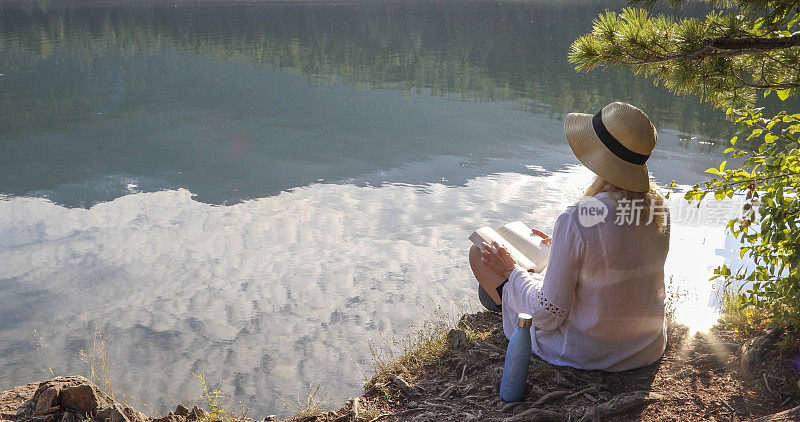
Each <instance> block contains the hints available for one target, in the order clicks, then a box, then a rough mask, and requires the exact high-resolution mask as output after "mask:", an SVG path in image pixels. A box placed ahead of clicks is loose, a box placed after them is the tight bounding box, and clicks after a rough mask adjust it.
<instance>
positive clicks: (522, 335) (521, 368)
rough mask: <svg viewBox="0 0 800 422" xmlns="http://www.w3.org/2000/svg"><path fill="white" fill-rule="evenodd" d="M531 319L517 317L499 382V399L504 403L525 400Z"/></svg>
mask: <svg viewBox="0 0 800 422" xmlns="http://www.w3.org/2000/svg"><path fill="white" fill-rule="evenodd" d="M532 323H533V317H531V316H530V315H528V314H519V315H517V329H516V330H514V334H512V335H511V340H510V341H509V342H508V349H506V362H505V364H504V365H503V378H502V379H501V380H500V398H501V399H503V401H505V402H514V401H522V399H523V398H525V386H526V384H525V381H526V380H527V378H528V364H529V363H530V361H531V324H532Z"/></svg>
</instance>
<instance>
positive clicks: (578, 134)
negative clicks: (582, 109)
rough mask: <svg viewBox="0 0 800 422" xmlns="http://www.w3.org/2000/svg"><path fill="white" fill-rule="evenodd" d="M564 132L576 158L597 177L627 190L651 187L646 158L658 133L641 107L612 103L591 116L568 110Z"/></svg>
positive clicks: (642, 190)
mask: <svg viewBox="0 0 800 422" xmlns="http://www.w3.org/2000/svg"><path fill="white" fill-rule="evenodd" d="M564 134H565V135H566V136H567V142H568V143H569V146H570V148H572V152H573V153H574V154H575V156H576V157H578V160H580V161H581V163H583V165H585V166H586V167H588V168H589V170H591V171H593V172H594V173H595V174H597V175H598V176H600V177H602V178H603V179H605V180H607V181H609V182H611V183H613V184H614V185H616V186H619V187H621V188H623V189H627V190H630V191H634V192H647V191H648V190H650V178H649V175H648V173H647V165H646V164H645V161H647V158H649V157H650V154H651V153H652V152H653V148H655V146H656V140H657V139H658V134H657V133H656V128H655V127H653V124H652V123H650V119H649V118H648V117H647V115H646V114H644V112H643V111H642V110H639V109H638V108H636V107H634V106H632V105H630V104H627V103H620V102H615V103H611V104H609V105H607V106H605V107H603V109H602V110H600V111H598V112H597V114H595V115H594V116H592V115H591V114H585V113H570V114H568V115H567V118H566V119H565V120H564Z"/></svg>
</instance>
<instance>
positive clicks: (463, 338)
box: [447, 328, 467, 349]
mask: <svg viewBox="0 0 800 422" xmlns="http://www.w3.org/2000/svg"><path fill="white" fill-rule="evenodd" d="M447 342H448V343H449V344H450V348H451V349H460V348H462V347H464V345H465V344H467V333H466V332H464V330H459V329H456V328H453V329H452V330H450V331H449V332H448V333H447Z"/></svg>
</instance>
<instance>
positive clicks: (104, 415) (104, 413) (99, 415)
mask: <svg viewBox="0 0 800 422" xmlns="http://www.w3.org/2000/svg"><path fill="white" fill-rule="evenodd" d="M94 418H95V419H98V420H101V421H104V420H106V419H110V418H111V408H110V407H104V408H102V409H97V410H96V411H95V412H94Z"/></svg>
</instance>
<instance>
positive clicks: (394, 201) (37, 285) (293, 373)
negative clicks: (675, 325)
mask: <svg viewBox="0 0 800 422" xmlns="http://www.w3.org/2000/svg"><path fill="white" fill-rule="evenodd" d="M623 6H624V4H623V3H621V2H603V1H582V2H575V1H536V2H511V3H505V2H503V3H497V2H472V1H468V2H440V1H431V2H425V3H418V2H399V3H390V2H375V3H371V2H370V3H363V2H357V3H354V2H344V3H300V2H297V3H281V4H279V3H270V4H258V3H249V2H247V3H240V4H236V3H228V4H216V3H207V2H202V3H192V2H174V3H173V2H159V3H150V2H130V3H128V2H124V1H119V2H88V1H85V2H77V3H69V2H63V1H59V2H55V1H54V2H47V1H41V2H26V3H15V2H3V3H2V4H0V74H2V75H0V389H3V388H6V387H10V386H12V385H17V384H20V383H26V382H29V381H31V380H34V379H42V378H45V377H48V376H49V371H48V369H47V367H48V365H50V366H51V367H52V369H53V370H54V371H55V373H56V374H73V373H80V374H85V373H86V365H85V364H84V363H83V362H82V361H81V360H80V358H79V357H78V354H79V353H80V350H82V349H86V348H87V334H88V335H91V333H92V332H93V330H92V329H91V327H95V326H97V327H99V328H100V329H101V332H102V336H103V339H104V340H105V341H106V342H107V344H108V360H109V363H110V365H111V371H112V375H113V377H114V379H115V381H116V382H117V384H118V387H117V391H119V392H123V393H127V394H129V395H130V396H131V397H129V401H131V402H132V403H136V401H137V400H138V401H141V402H143V403H145V404H147V405H149V406H151V409H153V410H154V411H160V412H166V411H168V410H169V409H170V408H174V406H175V405H176V404H177V403H178V402H181V401H184V400H187V399H196V398H197V397H196V395H197V393H198V391H199V387H198V384H197V382H196V381H195V380H194V377H193V375H192V373H200V372H204V373H205V376H206V378H207V379H208V380H209V382H210V383H211V384H212V385H213V386H215V387H220V388H221V389H222V390H223V391H224V392H225V393H227V394H229V396H230V397H231V399H232V400H236V401H241V402H242V403H244V404H245V405H246V406H248V407H249V408H250V409H251V415H252V416H253V417H255V418H257V419H258V418H261V417H263V416H264V415H265V414H268V413H278V414H286V412H287V410H285V409H284V408H283V407H282V406H281V400H280V398H279V396H284V397H287V398H289V399H291V398H292V397H294V396H295V395H305V392H306V391H307V390H308V388H309V385H313V384H322V385H323V391H327V392H328V393H329V396H330V400H331V401H332V402H333V403H337V402H339V401H341V400H344V399H346V398H347V397H350V396H353V395H356V394H357V393H358V392H359V391H360V386H361V384H362V382H363V380H364V376H365V374H366V373H367V372H368V371H369V363H368V362H369V359H370V353H369V347H368V342H369V341H380V339H381V338H387V337H388V338H391V337H393V336H399V335H401V334H402V333H403V332H404V331H405V330H406V329H407V327H408V326H409V324H411V323H414V322H420V321H421V320H422V319H424V318H426V315H430V314H431V313H432V312H434V311H436V310H437V309H439V308H441V309H442V312H451V313H454V314H457V313H458V312H463V311H466V310H475V309H477V308H478V306H479V305H478V302H477V300H476V297H475V288H476V282H475V281H474V279H473V278H472V276H471V273H470V271H469V268H468V264H467V262H466V250H467V248H468V247H469V242H468V241H467V240H466V237H467V236H468V235H469V233H470V232H471V231H472V230H473V229H475V228H476V227H479V226H482V225H486V224H489V225H494V226H497V225H500V224H502V223H504V222H507V221H513V220H523V221H525V222H527V223H528V224H529V225H531V226H534V227H540V228H543V229H544V230H546V231H550V230H551V229H552V224H553V222H554V221H555V219H556V217H557V215H558V213H559V212H561V210H563V209H564V208H565V207H566V206H568V205H569V204H571V203H573V202H574V201H576V200H577V199H578V198H579V197H580V193H581V191H582V188H583V187H584V186H585V185H586V182H587V181H588V179H589V176H590V175H589V173H588V171H587V170H585V169H584V168H582V167H581V166H579V165H578V161H577V160H576V159H575V158H574V157H573V155H572V153H571V152H570V150H569V148H568V146H567V144H566V142H565V140H564V136H563V132H562V130H563V129H562V127H563V117H564V115H565V113H567V112H571V111H579V112H588V113H594V112H595V111H596V110H597V109H599V108H600V107H602V106H603V105H605V104H607V103H608V102H610V101H614V100H623V101H628V102H631V103H633V104H636V105H637V106H639V107H640V108H642V109H644V110H645V111H646V112H647V113H649V115H650V117H651V118H652V120H653V121H654V123H655V125H656V127H657V128H658V129H659V144H658V148H657V150H656V152H655V153H654V155H653V157H652V158H651V160H650V163H651V164H650V169H651V171H652V173H653V175H654V177H655V178H656V179H657V181H658V182H659V183H662V184H668V183H669V182H670V181H672V180H676V181H677V183H679V184H682V185H686V184H692V183H695V182H697V181H699V180H701V179H703V177H704V175H703V171H704V170H705V169H707V168H709V167H711V166H714V165H717V164H718V163H719V161H720V160H721V150H722V149H723V148H724V147H725V139H727V137H728V136H730V133H728V132H727V125H726V124H725V123H724V122H723V121H722V120H721V118H720V115H719V114H718V113H717V112H715V111H713V110H710V109H709V108H708V107H706V106H703V105H701V104H699V103H698V101H697V100H696V99H694V98H687V97H675V96H672V95H670V94H669V93H667V92H666V91H665V90H663V89H661V88H658V87H654V86H653V84H652V83H651V82H649V81H646V80H642V79H638V78H635V77H633V76H631V75H629V74H626V73H618V72H611V71H594V72H591V73H588V74H587V73H578V72H576V71H574V70H573V68H572V66H571V65H570V64H569V63H568V62H567V60H566V53H567V51H568V47H569V45H570V43H571V42H572V41H573V40H574V39H575V38H576V37H577V36H579V35H580V34H583V33H585V32H587V31H588V30H589V28H590V25H591V20H592V19H593V18H594V17H595V16H596V15H597V14H598V13H600V12H602V11H603V10H604V9H606V8H610V9H613V10H618V9H621V8H622V7H623ZM702 12H703V10H701V9H693V8H688V9H687V10H685V11H684V12H682V13H702ZM678 208H680V206H679V205H678ZM678 211H679V212H682V211H684V210H683V209H681V210H678ZM678 217H679V216H677V215H676V218H675V224H674V227H673V233H672V250H671V252H670V258H669V263H668V273H669V275H671V276H672V278H673V289H676V290H677V291H678V292H679V293H680V294H681V295H682V296H683V300H682V302H681V303H680V304H679V306H678V312H677V314H678V319H679V320H681V321H683V322H685V323H688V324H690V325H691V326H692V327H694V328H696V329H703V328H706V327H708V325H709V324H711V323H712V322H713V320H714V309H713V307H711V306H710V304H711V303H713V297H712V293H713V289H714V286H713V284H712V283H711V282H709V281H707V278H708V277H709V276H710V272H711V271H710V270H711V268H713V267H715V266H716V265H718V264H719V263H722V262H730V261H731V260H733V259H734V257H735V256H737V254H735V253H732V252H731V249H732V248H734V247H735V246H736V245H735V243H734V242H732V241H731V239H729V238H726V237H725V235H724V232H723V230H722V227H721V225H720V224H715V223H714V222H713V221H711V222H710V221H707V220H704V221H699V222H698V221H692V220H691V218H689V217H686V218H678ZM87 326H88V327H89V329H87ZM34 330H37V332H38V333H39V335H41V337H42V339H43V340H44V342H45V343H46V347H44V348H43V349H44V350H41V349H42V347H37V343H36V341H35V339H34ZM48 361H49V363H48ZM133 397H135V398H136V399H133ZM138 407H140V408H142V409H143V410H146V409H147V408H145V407H143V406H142V405H138Z"/></svg>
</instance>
